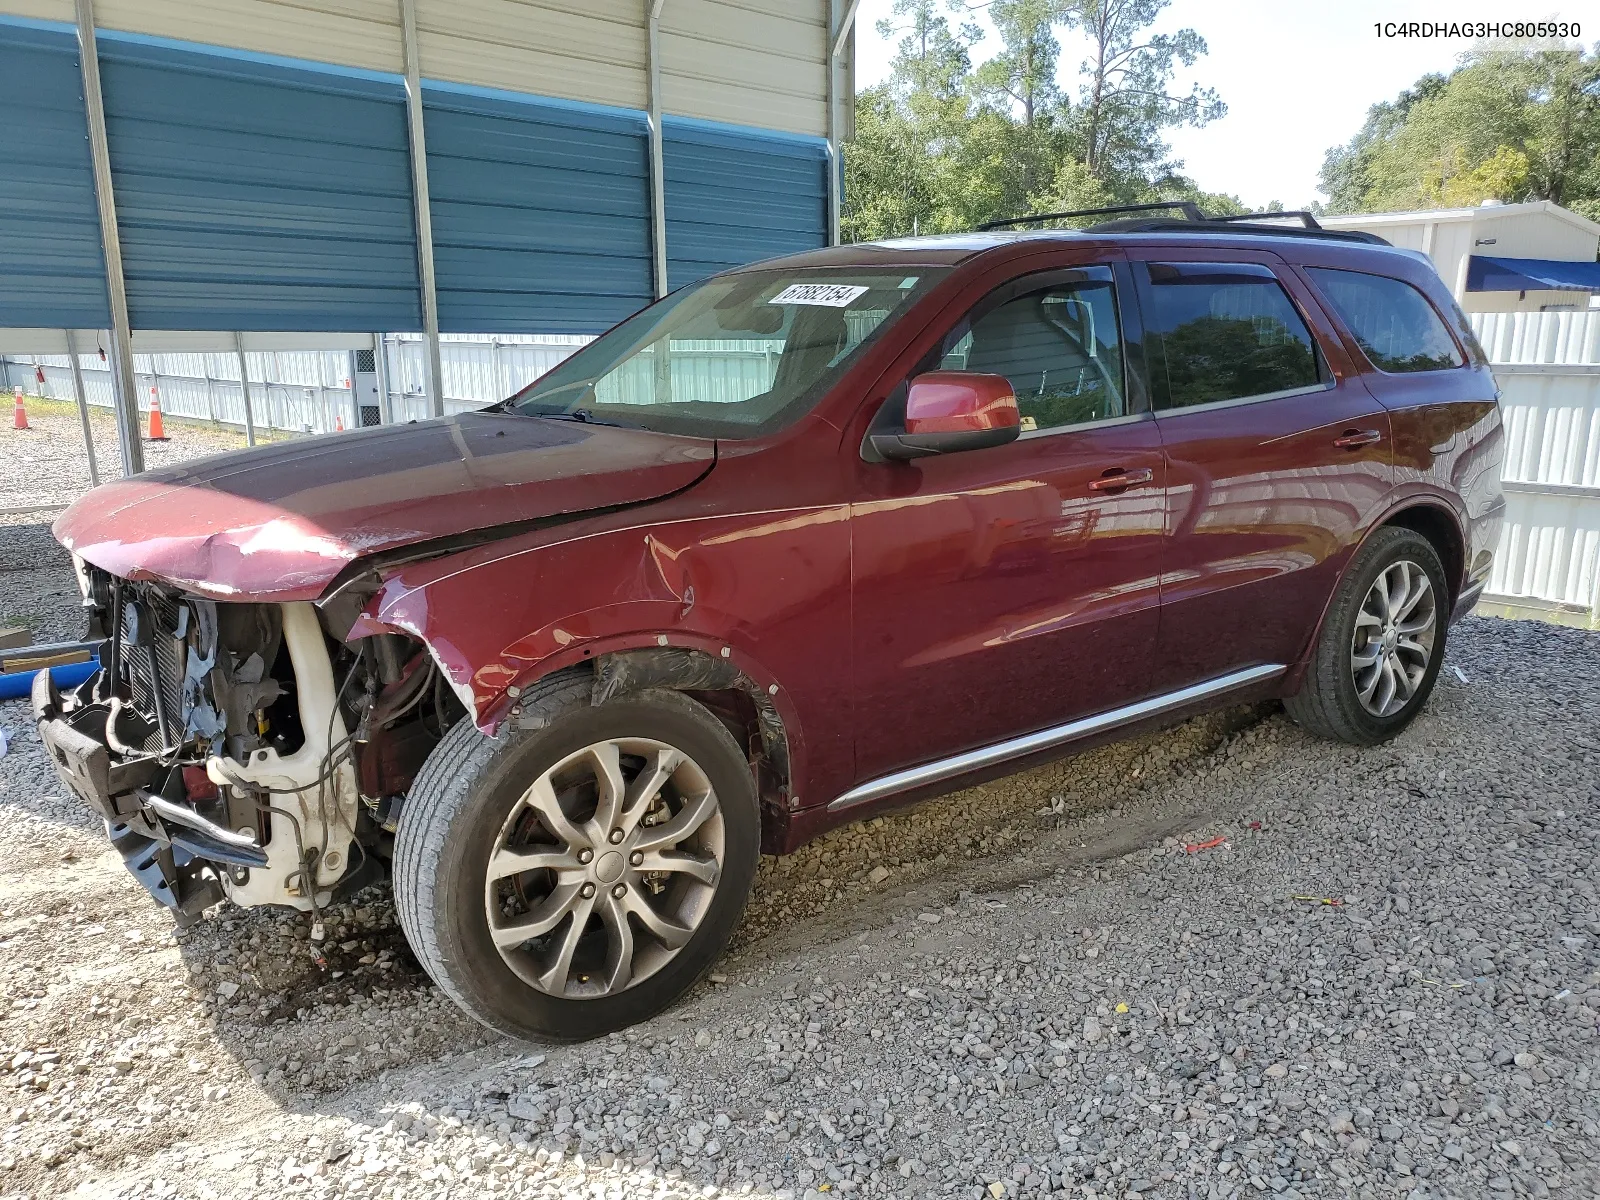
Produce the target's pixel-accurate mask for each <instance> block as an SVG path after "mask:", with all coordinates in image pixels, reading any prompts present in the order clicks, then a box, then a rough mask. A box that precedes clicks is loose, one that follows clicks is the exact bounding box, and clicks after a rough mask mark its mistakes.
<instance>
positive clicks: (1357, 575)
mask: <svg viewBox="0 0 1600 1200" xmlns="http://www.w3.org/2000/svg"><path fill="white" fill-rule="evenodd" d="M1449 612H1450V589H1449V586H1448V584H1447V582H1446V579H1445V573H1444V565H1443V564H1442V563H1441V562H1440V561H1439V555H1438V552H1437V551H1436V550H1434V548H1433V544H1432V543H1431V542H1429V541H1428V540H1427V539H1426V538H1424V537H1423V536H1422V535H1421V534H1419V533H1417V532H1415V531H1414V530H1410V529H1405V528H1402V527H1399V526H1393V525H1390V526H1385V527H1383V528H1382V529H1379V530H1377V531H1376V532H1375V533H1373V535H1372V536H1371V537H1370V538H1368V539H1367V541H1366V542H1365V543H1364V544H1363V545H1362V547H1361V548H1360V550H1358V551H1357V552H1356V556H1355V558H1354V560H1353V561H1352V562H1351V564H1350V566H1349V568H1348V569H1347V570H1346V572H1345V577H1344V579H1343V580H1342V581H1341V583H1340V585H1339V590H1338V592H1337V593H1336V594H1335V596H1334V599H1333V604H1332V605H1331V606H1330V607H1329V609H1328V615H1327V619H1326V620H1325V621H1324V622H1323V626H1322V632H1321V634H1320V635H1319V636H1318V638H1317V645H1316V647H1315V649H1314V650H1313V653H1312V659H1311V664H1310V666H1309V667H1308V668H1307V670H1306V674H1305V678H1304V680H1303V681H1302V682H1301V685H1300V690H1299V692H1298V693H1296V694H1295V695H1293V696H1290V697H1288V698H1287V699H1286V700H1285V701H1284V702H1283V706H1284V708H1286V709H1288V711H1289V715H1290V716H1291V717H1293V718H1294V719H1295V721H1296V723H1298V724H1299V725H1300V726H1302V727H1303V728H1305V729H1306V730H1308V731H1309V732H1311V733H1314V734H1316V735H1317V736H1319V737H1324V738H1328V739H1329V740H1331V741H1340V742H1350V743H1352V744H1354V745H1358V746H1371V745H1376V744H1377V743H1379V742H1384V741H1387V740H1388V739H1390V738H1392V737H1394V736H1395V735H1396V734H1398V733H1399V732H1400V731H1401V730H1402V729H1404V728H1405V727H1406V726H1407V725H1409V724H1411V722H1412V721H1413V720H1415V719H1416V716H1417V714H1418V713H1419V712H1421V711H1422V706H1423V705H1424V704H1426V703H1427V701H1428V696H1429V695H1430V694H1431V693H1432V691H1433V684H1434V680H1435V679H1437V678H1438V675H1439V666H1440V664H1441V663H1442V662H1443V661H1444V648H1445V637H1446V633H1447V631H1448V625H1449Z"/></svg>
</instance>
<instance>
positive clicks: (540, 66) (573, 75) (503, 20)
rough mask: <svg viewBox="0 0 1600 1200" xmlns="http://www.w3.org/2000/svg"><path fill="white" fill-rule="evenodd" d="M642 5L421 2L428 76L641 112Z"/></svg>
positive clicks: (612, 0) (568, 0)
mask: <svg viewBox="0 0 1600 1200" xmlns="http://www.w3.org/2000/svg"><path fill="white" fill-rule="evenodd" d="M672 2H673V0H668V8H669V9H670V7H671V5H672ZM644 10H645V2H644V0H537V2H530V0H417V27H418V34H417V36H418V52H419V55H420V58H421V67H422V74H423V76H424V77H426V78H430V79H442V80H446V81H448V82H451V83H467V84H476V85H478V86H480V87H492V88H503V89H506V90H510V91H516V92H532V93H534V94H536V95H540V96H556V97H558V98H561V99H565V100H577V101H583V102H588V103H592V104H606V105H612V106H616V107H620V108H633V109H642V108H644V107H645V106H646V98H645V91H646V88H645V41H646V35H645V16H644Z"/></svg>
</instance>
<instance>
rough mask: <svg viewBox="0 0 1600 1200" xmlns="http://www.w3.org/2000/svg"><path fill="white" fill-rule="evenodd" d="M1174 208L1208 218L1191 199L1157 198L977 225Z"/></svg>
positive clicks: (1188, 216) (988, 227)
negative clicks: (1152, 200)
mask: <svg viewBox="0 0 1600 1200" xmlns="http://www.w3.org/2000/svg"><path fill="white" fill-rule="evenodd" d="M1168 208H1175V209H1177V210H1178V211H1179V212H1181V213H1182V214H1183V215H1184V217H1185V218H1186V219H1187V220H1190V221H1206V220H1210V219H1211V218H1208V217H1207V216H1206V214H1205V213H1203V212H1201V211H1200V206H1199V205H1198V204H1196V203H1195V202H1194V201H1192V200H1159V201H1156V202H1154V203H1152V204H1113V205H1111V206H1110V207H1109V208H1077V209H1072V210H1070V211H1068V212H1053V213H1035V214H1033V215H1032V216H1029V217H1007V218H1005V219H1004V220H1002V221H985V222H984V223H983V224H982V225H979V226H978V231H979V232H980V233H988V232H989V231H990V230H991V229H1009V228H1011V227H1012V226H1014V225H1031V224H1032V223H1033V222H1035V221H1058V220H1060V219H1062V218H1063V217H1100V216H1107V215H1109V214H1111V213H1129V212H1151V211H1154V210H1160V209H1168Z"/></svg>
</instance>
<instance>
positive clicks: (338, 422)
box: [333, 413, 344, 433]
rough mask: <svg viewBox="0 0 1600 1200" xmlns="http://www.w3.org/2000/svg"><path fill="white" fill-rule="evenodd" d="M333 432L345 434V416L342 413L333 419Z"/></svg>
mask: <svg viewBox="0 0 1600 1200" xmlns="http://www.w3.org/2000/svg"><path fill="white" fill-rule="evenodd" d="M333 431H334V432H335V433H343V432H344V414H343V413H340V414H339V415H338V416H336V417H334V418H333Z"/></svg>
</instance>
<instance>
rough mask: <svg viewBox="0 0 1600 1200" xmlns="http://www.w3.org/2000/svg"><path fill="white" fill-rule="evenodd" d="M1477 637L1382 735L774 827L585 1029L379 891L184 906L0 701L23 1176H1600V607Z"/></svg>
mask: <svg viewBox="0 0 1600 1200" xmlns="http://www.w3.org/2000/svg"><path fill="white" fill-rule="evenodd" d="M5 532H7V531H4V530H0V533H5ZM17 536H22V537H26V536H27V535H17ZM5 561H8V560H6V559H4V558H3V557H0V566H3V565H4V563H5ZM12 574H13V575H15V574H16V573H15V572H13V573H12ZM6 578H7V575H6V573H5V572H4V571H0V585H3V584H4V581H5V579H6ZM47 590H48V589H47ZM65 612H66V610H65V609H62V610H60V612H59V613H58V617H59V619H61V620H65V619H66V618H65ZM1448 663H1449V665H1448V666H1447V667H1446V670H1445V673H1444V675H1443V677H1442V679H1441V686H1440V688H1439V690H1438V692H1437V693H1436V695H1435V697H1434V699H1433V701H1432V704H1431V706H1430V708H1429V710H1428V712H1427V713H1426V714H1425V715H1424V716H1423V717H1422V718H1421V719H1419V720H1418V721H1417V722H1416V724H1415V725H1414V726H1413V727H1412V728H1411V729H1410V730H1409V731H1408V732H1407V733H1406V734H1405V735H1403V736H1402V737H1401V738H1400V739H1399V740H1397V741H1396V742H1394V743H1393V744H1391V745H1388V746H1384V747H1380V748H1377V749H1372V750H1354V749H1350V748H1348V747H1343V746H1333V745H1328V744H1325V743H1320V742H1316V741H1313V740H1311V739H1310V738H1308V737H1306V736H1305V735H1303V734H1302V733H1300V732H1299V730H1298V729H1296V727H1295V726H1294V725H1293V724H1291V723H1290V722H1289V721H1288V720H1287V719H1286V718H1285V717H1284V716H1283V714H1282V713H1281V712H1278V711H1275V710H1274V709H1271V708H1267V709H1256V710H1242V711H1235V712H1230V713H1226V714H1220V715H1218V716H1216V717H1212V718H1207V719H1205V720H1202V721H1197V722H1191V723H1190V724H1188V725H1186V726H1183V727H1181V728H1179V729H1176V730H1173V731H1170V732H1167V733H1165V734H1161V735H1157V736H1152V737H1148V738H1144V739H1141V740H1138V741H1135V742H1131V743H1126V744H1123V745H1118V746H1113V747H1109V748H1106V749H1103V750H1099V751H1095V752H1093V753H1090V754H1086V755H1084V756H1081V757H1079V758H1077V759H1074V760H1071V761H1069V762H1067V763H1064V764H1060V765H1058V766H1053V767H1049V768H1045V769H1042V770H1038V771H1034V772H1031V773H1029V774H1026V775H1022V776H1017V777H1015V778H1012V779H1008V780H1004V781H1001V782H998V783H994V784H991V785H988V786H986V787H983V788H979V789H975V790H972V791H968V792H963V793H961V794H959V795H956V796H952V797H949V798H947V799H945V800H942V801H937V802H935V803H932V804H929V805H925V806H923V807H921V808H918V809H915V810H912V811H910V812H907V813H905V814H902V815H898V816H894V817H890V818H886V819H880V820H875V821H872V822H870V823H868V824H866V825H864V826H857V827H854V828H851V829H847V830H842V831H839V832H837V833H835V834H832V835H830V836H829V837H827V838H825V839H823V840H822V841H821V842H819V843H817V844H815V845H813V846H811V847H809V848H807V849H806V850H804V851H803V852H801V853H800V854H798V855H795V856H793V857H792V858H789V859H784V860H767V861H766V862H765V863H764V864H763V869H762V872H761V875H760V878H759V880H758V882H757V888H756V895H755V899H754V901H753V902H752V906H751V909H750V913H749V916H748V918H747V920H746V923H745V926H744V928H743V930H742V931H741V933H740V935H739V937H738V939H737V942H736V944H735V947H734V949H733V951H732V952H731V953H730V954H729V956H728V957H727V958H726V959H725V961H724V962H723V963H722V964H721V965H720V966H719V968H718V973H717V974H716V975H713V976H712V977H711V979H710V981H709V982H708V983H707V984H705V985H703V986H702V987H701V988H699V989H698V990H697V991H696V992H695V993H694V994H693V995H691V996H690V997H689V999H688V1000H687V1001H685V1002H684V1003H683V1004H682V1005H680V1006H679V1007H678V1008H677V1009H675V1010H673V1011H671V1012H669V1013H667V1014H665V1015H664V1016H662V1017H659V1018H657V1019H656V1020H654V1021H652V1022H650V1023H649V1024H647V1025H644V1026H641V1027H638V1028H636V1029H633V1030H630V1031H628V1032H626V1033H623V1034H619V1035H614V1036H612V1037H609V1038H606V1039H603V1040H601V1041H597V1042H593V1043H589V1044H586V1045H581V1046H567V1047H530V1046H526V1045H518V1044H513V1043H509V1042H506V1041H504V1040H502V1039H500V1038H498V1037H492V1036H490V1035H486V1034H484V1033H482V1032H480V1031H479V1030H478V1028H477V1027H476V1026H474V1025H473V1024H472V1023H470V1022H469V1021H468V1020H466V1019H465V1018H463V1017H461V1016H460V1015H459V1014H457V1013H456V1011H455V1010H454V1009H453V1008H451V1006H450V1005H449V1004H447V1003H446V1002H444V1001H443V1000H442V999H441V998H440V997H439V995H438V993H437V992H436V991H435V990H434V989H433V988H432V987H431V985H429V984H428V983H427V982H426V980H425V979H424V978H422V977H421V976H420V975H419V973H418V971H417V968H416V966H415V963H414V962H413V961H412V960H411V958H410V956H409V955H408V953H407V952H406V949H405V946H404V944H403V941H402V940H401V938H400V935H399V933H398V930H397V928H396V926H395V923H394V916H393V910H392V907H391V906H390V903H389V900H388V896H387V893H386V892H383V891H381V890H378V889H374V890H373V891H370V892H368V893H366V894H364V895H362V896H360V897H358V898H357V902H356V903H354V904H349V905H345V906H343V907H341V908H340V909H339V910H338V911H337V912H336V913H335V914H333V916H332V918H331V919H330V921H329V923H328V927H327V930H326V936H325V938H324V939H323V940H322V941H320V942H314V941H312V940H311V938H310V931H309V929H308V927H307V924H306V922H305V920H304V919H303V918H298V917H295V916H292V915H287V914H279V913H271V912H261V911H252V912H241V911H237V910H234V911H229V910H226V909H224V910H221V912H220V913H219V914H218V915H215V916H213V917H212V918H211V919H209V920H207V921H205V922H203V923H202V924H200V925H198V926H196V927H194V928H193V929H191V930H189V931H186V932H185V933H183V934H180V935H176V936H175V935H174V934H173V932H172V929H171V925H170V922H169V921H168V920H167V919H166V918H165V917H164V916H163V915H162V914H161V913H160V911H158V909H157V908H156V906H155V905H153V904H152V903H150V902H149V901H147V900H146V898H145V896H144V894H143V893H142V891H141V890H140V889H139V888H138V886H137V885H136V884H135V883H134V882H133V881H132V879H131V878H129V877H128V876H127V875H126V874H125V873H124V871H123V870H122V867H121V865H120V864H119V863H118V861H117V860H116V859H115V857H114V856H113V855H112V854H111V853H110V851H109V850H108V849H107V848H106V847H105V844H104V842H103V841H102V839H101V836H100V833H99V830H98V829H97V828H95V827H94V824H93V823H92V822H91V821H90V820H89V819H88V818H87V817H86V816H85V815H84V813H83V812H82V811H80V810H79V809H78V808H77V807H76V806H75V805H74V804H72V803H70V802H68V801H67V800H66V799H65V798H64V794H63V790H62V788H61V787H60V786H59V785H58V784H57V783H56V781H55V779H54V778H53V776H52V775H51V774H50V773H49V771H48V769H47V765H46V764H45V763H44V761H43V759H42V756H41V753H40V748H39V746H38V743H37V741H36V739H35V738H34V736H33V733H32V730H31V728H30V727H29V726H28V722H27V717H26V713H25V712H24V710H23V706H22V705H21V704H15V703H13V704H5V705H0V725H5V726H9V727H10V729H11V731H12V733H13V744H12V748H11V752H10V754H9V755H8V756H7V757H5V758H4V759H0V814H3V815H4V818H5V820H6V823H7V829H8V834H9V836H8V837H7V839H6V843H5V848H4V850H3V851H0V865H3V868H4V869H3V870H0V972H3V978H0V986H3V990H4V993H5V996H6V998H7V1000H8V1003H9V1009H8V1010H7V1011H4V1012H3V1013H0V1112H5V1113H6V1114H7V1116H6V1126H5V1130H4V1134H3V1138H0V1193H8V1194H18V1195H32V1196H36V1197H44V1196H57V1195H63V1194H66V1193H72V1194H75V1195H76V1194H88V1195H118V1196H135V1195H139V1196H144V1195H149V1196H163V1197H167V1196H181V1197H211V1196H251V1195H263V1196H278V1195H308V1196H318V1197H323V1196H369V1197H377V1196H407V1197H409V1196H418V1197H421V1196H429V1197H433V1196H452V1197H478V1196H486V1195H525V1196H541V1197H555V1196H572V1197H579V1196H582V1197H594V1198H596V1200H617V1198H619V1197H625V1196H628V1197H631V1196H675V1197H689V1196H706V1197H710V1196H717V1195H722V1194H732V1195H743V1194H747V1193H750V1192H752V1191H753V1192H755V1193H756V1194H760V1195H770V1194H774V1193H775V1194H776V1195H778V1196H781V1197H785V1198H786V1200H787V1198H790V1197H793V1198H795V1200H799V1198H801V1197H807V1198H809V1200H821V1198H822V1197H824V1196H826V1197H832V1196H836V1195H846V1196H849V1195H855V1196H863V1197H866V1196H890V1195H901V1196H962V1197H972V1198H974V1200H1000V1198H1003V1197H1011V1196H1021V1197H1044V1196H1046V1195H1070V1196H1073V1197H1125V1196H1132V1195H1136V1194H1137V1195H1143V1196H1157V1197H1174V1198H1176V1197H1185V1198H1187V1197H1201V1196H1205V1197H1209V1196H1236V1195H1243V1196H1252V1197H1253V1196H1257V1195H1264V1196H1303V1197H1313V1196H1316V1197H1323V1196H1328V1197H1332V1196H1367V1195H1370V1196H1375V1197H1376V1196H1406V1195H1409V1196H1416V1197H1442V1196H1456V1197H1491V1198H1494V1200H1499V1198H1501V1197H1510V1196H1524V1195H1526V1196H1538V1197H1542V1196H1546V1195H1554V1196H1574V1197H1577V1196H1593V1195H1595V1194H1597V1189H1600V1170H1597V1167H1596V1156H1597V1154H1600V1056H1597V1049H1600V1043H1597V1040H1596V1013H1597V1010H1600V903H1597V899H1596V894H1595V885H1594V882H1593V875H1594V872H1595V869H1596V866H1595V864H1596V853H1595V851H1596V843H1597V836H1600V771H1597V766H1600V689H1597V687H1596V680H1597V679H1600V635H1596V634H1592V633H1582V632H1576V631H1572V630H1565V629H1557V628H1552V627H1547V626H1542V625H1537V624H1532V623H1507V622H1496V621H1490V620H1468V621H1467V622H1465V623H1463V624H1462V625H1461V626H1459V627H1458V628H1457V630H1456V631H1455V633H1454V635H1453V642H1452V645H1451V648H1450V652H1449V659H1448ZM1452 668H1459V670H1460V672H1461V674H1462V676H1464V679H1463V678H1461V677H1458V676H1457V674H1456V673H1455V670H1454V669H1452ZM1218 838H1221V839H1223V840H1222V841H1221V842H1219V843H1217V844H1215V845H1211V846H1210V848H1207V849H1197V848H1195V847H1201V846H1206V845H1207V844H1209V843H1211V842H1213V841H1214V840H1215V839H1218Z"/></svg>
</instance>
